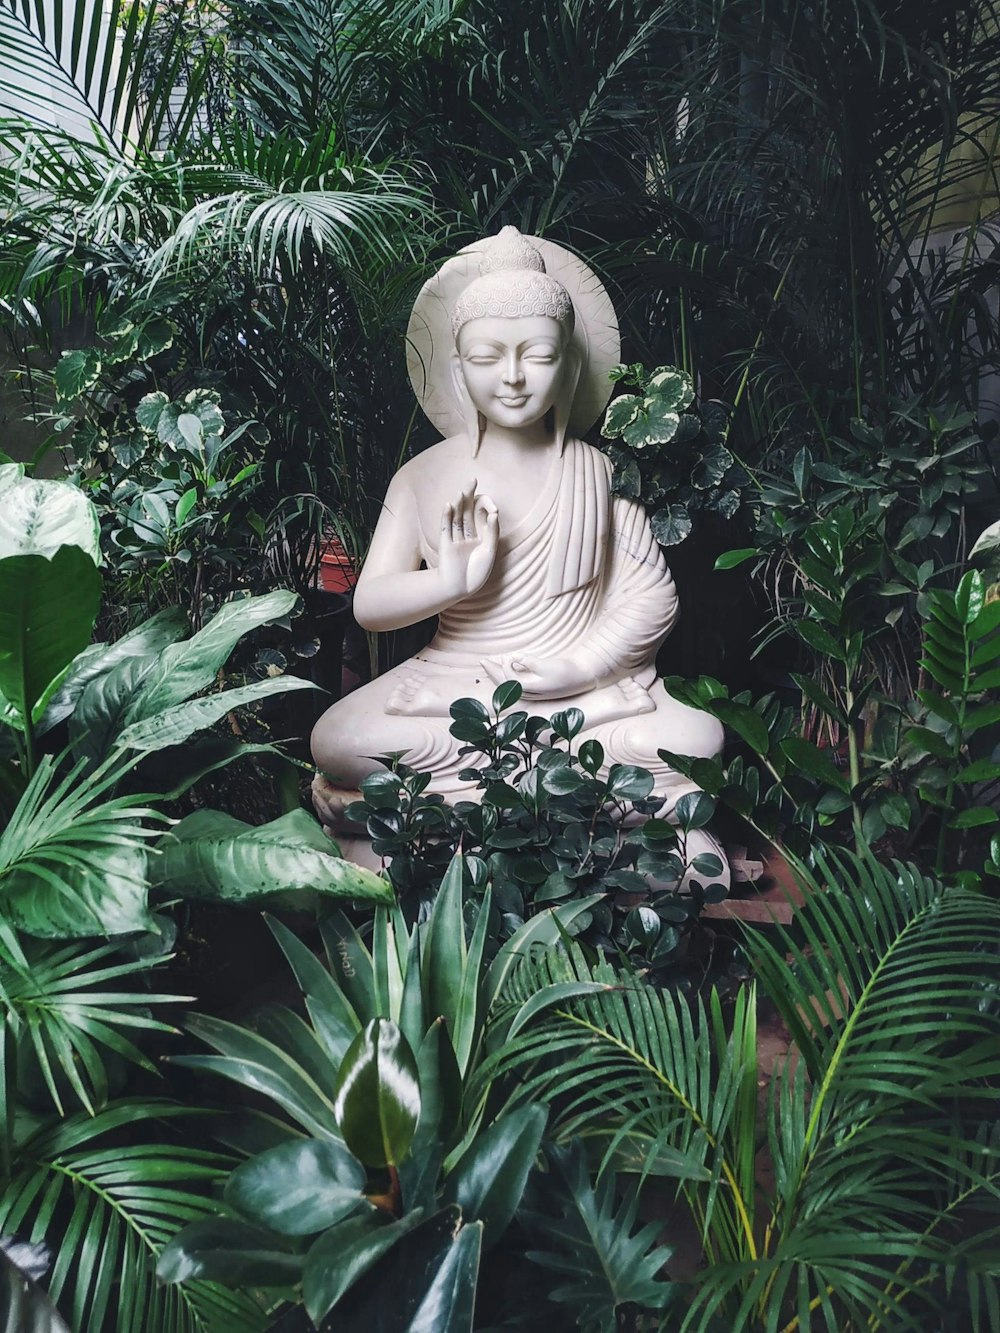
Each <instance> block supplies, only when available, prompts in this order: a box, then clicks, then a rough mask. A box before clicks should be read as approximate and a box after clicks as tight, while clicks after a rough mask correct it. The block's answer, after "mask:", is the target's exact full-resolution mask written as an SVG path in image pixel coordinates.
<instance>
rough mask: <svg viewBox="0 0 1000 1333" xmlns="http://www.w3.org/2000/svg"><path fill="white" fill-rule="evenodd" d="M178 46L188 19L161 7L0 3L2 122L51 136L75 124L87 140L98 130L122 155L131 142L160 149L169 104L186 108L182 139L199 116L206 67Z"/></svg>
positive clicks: (179, 117)
mask: <svg viewBox="0 0 1000 1333" xmlns="http://www.w3.org/2000/svg"><path fill="white" fill-rule="evenodd" d="M70 18H72V22H70ZM182 38H183V25H182V14H181V13H180V12H179V11H175V12H173V13H171V11H170V10H169V8H168V7H167V6H166V5H164V4H162V3H159V0H153V2H152V3H142V0H113V3H112V4H111V5H110V7H106V6H105V5H104V4H103V3H100V0H80V3H79V4H76V5H74V6H71V7H66V6H64V5H61V4H56V5H51V4H47V3H46V0H3V3H2V4H0V71H2V73H0V114H4V115H11V114H13V115H15V116H22V117H25V118H26V119H28V120H30V121H31V122H33V123H34V124H36V125H38V126H41V127H49V128H54V127H59V126H64V127H65V126H66V125H67V121H69V123H70V126H69V127H70V128H71V130H72V131H73V132H74V133H75V136H76V137H77V138H78V139H81V140H83V141H88V140H90V139H91V137H92V133H91V127H94V129H96V131H97V133H98V136H99V137H100V139H101V140H103V141H104V142H105V143H107V144H109V145H113V146H114V148H115V149H116V150H117V151H118V152H119V153H124V152H126V151H127V149H128V146H129V144H130V143H131V142H133V141H134V142H135V143H138V144H140V145H143V144H144V145H147V146H149V147H153V148H155V147H157V146H158V144H157V140H158V137H159V134H160V131H161V128H162V126H163V124H164V121H165V120H166V118H167V115H168V111H169V110H170V104H171V99H173V101H174V103H175V104H176V103H178V101H179V102H180V103H181V106H180V107H177V106H175V108H174V115H173V117H172V119H173V120H174V123H175V127H176V131H177V132H178V134H179V136H182V135H183V132H184V130H185V129H186V128H187V127H189V126H190V124H191V121H192V119H193V117H194V114H195V112H196V110H197V105H198V98H199V95H200V91H201V84H202V81H203V77H204V62H203V61H196V62H194V63H193V64H192V63H190V62H186V61H185V51H184V46H183V41H182ZM154 70H155V73H154V74H152V75H151V74H150V71H154ZM142 71H144V72H145V78H144V80H142V81H140V78H139V75H140V72H142ZM182 74H183V79H182ZM182 83H183V85H184V91H183V94H182V95H181V97H180V98H178V88H179V87H180V86H181V84H182Z"/></svg>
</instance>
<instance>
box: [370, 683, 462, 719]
mask: <svg viewBox="0 0 1000 1333" xmlns="http://www.w3.org/2000/svg"><path fill="white" fill-rule="evenodd" d="M450 709H451V697H450V696H448V697H447V698H446V697H445V695H444V694H442V693H440V692H439V691H438V690H437V689H435V687H434V686H433V685H432V684H430V682H429V681H428V680H427V679H426V677H424V676H420V675H417V674H416V673H411V674H410V675H408V676H404V677H403V678H402V680H401V681H400V682H399V684H398V685H397V686H396V688H395V689H394V690H393V692H392V693H391V694H390V695H389V698H388V699H387V700H386V703H385V711H386V712H387V713H390V714H392V715H394V716H396V717H450V716H451V713H450Z"/></svg>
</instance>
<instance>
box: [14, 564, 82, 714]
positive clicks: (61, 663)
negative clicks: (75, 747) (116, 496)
mask: <svg viewBox="0 0 1000 1333" xmlns="http://www.w3.org/2000/svg"><path fill="white" fill-rule="evenodd" d="M100 600H101V576H100V574H99V573H98V570H97V566H96V565H95V564H94V562H93V560H91V558H90V556H89V555H87V554H86V552H84V551H83V550H81V549H80V548H79V547H78V546H64V547H63V548H62V549H61V550H59V551H57V552H56V554H55V555H54V556H53V557H52V559H51V560H50V559H47V558H46V557H45V556H44V555H15V556H8V557H7V558H6V559H2V560H0V695H2V696H3V698H5V699H6V700H7V701H8V702H9V703H10V704H11V705H12V706H13V709H14V710H15V716H16V719H17V725H18V726H20V727H21V728H22V729H24V728H26V727H27V726H29V725H31V723H33V722H35V721H37V720H38V719H39V718H40V717H41V716H42V714H43V712H44V710H45V706H46V704H47V703H48V700H49V699H50V698H51V697H52V695H53V694H54V693H55V691H56V689H57V688H58V686H59V683H60V681H61V680H62V676H63V673H64V672H65V670H66V668H67V667H68V666H69V664H70V663H71V662H72V661H73V659H74V658H75V657H76V655H77V654H78V653H79V652H81V651H82V650H83V648H85V647H86V645H87V644H88V643H89V641H90V635H91V631H92V630H93V627H94V620H95V618H96V616H97V611H98V607H99V605H100Z"/></svg>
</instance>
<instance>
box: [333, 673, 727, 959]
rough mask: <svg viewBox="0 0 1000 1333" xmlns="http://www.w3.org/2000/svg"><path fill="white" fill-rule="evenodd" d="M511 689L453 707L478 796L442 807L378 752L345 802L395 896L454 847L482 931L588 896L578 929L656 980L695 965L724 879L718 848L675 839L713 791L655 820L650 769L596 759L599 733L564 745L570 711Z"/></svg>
mask: <svg viewBox="0 0 1000 1333" xmlns="http://www.w3.org/2000/svg"><path fill="white" fill-rule="evenodd" d="M520 696H521V687H520V685H518V684H517V682H515V681H508V682H506V683H505V684H503V685H501V686H499V687H498V689H497V690H496V691H495V693H494V695H493V699H492V711H491V709H489V708H487V706H486V705H485V704H483V703H481V702H480V701H479V700H476V699H459V700H456V702H455V703H454V704H452V707H451V715H452V718H453V719H454V720H453V722H452V726H451V731H452V735H454V736H455V737H456V738H457V739H459V740H462V741H464V742H465V743H466V744H465V746H464V749H463V751H462V753H463V754H464V755H466V756H467V758H468V760H469V763H470V767H469V768H468V769H466V770H464V771H463V774H462V776H463V778H464V779H465V780H467V781H468V782H469V783H470V785H471V784H474V787H473V788H472V789H473V790H477V789H478V799H476V800H468V801H458V802H456V803H455V805H454V806H448V805H446V804H445V802H444V800H443V799H442V798H441V797H440V796H436V795H434V794H433V793H428V792H427V790H426V789H427V786H428V783H429V778H428V776H427V775H426V774H422V773H418V772H415V771H414V770H413V769H412V768H410V767H408V766H407V765H405V764H403V763H401V762H399V761H398V760H393V759H390V758H388V757H387V758H386V761H385V762H386V764H387V768H388V771H387V772H385V773H376V774H373V775H372V776H371V777H369V778H366V779H365V780H364V781H363V782H362V784H361V790H362V794H363V796H364V800H363V801H360V802H356V803H355V804H353V805H351V806H349V807H348V810H347V816H348V818H349V819H352V820H353V821H354V822H356V823H357V824H359V825H363V826H364V827H365V828H366V830H367V832H368V834H369V836H370V837H371V839H372V847H373V850H374V851H375V852H376V853H377V854H379V855H381V856H384V857H386V858H389V860H388V868H387V873H388V875H389V878H390V880H391V881H392V883H393V884H394V886H395V888H396V890H397V892H398V894H399V896H400V900H401V902H402V903H403V904H404V907H407V909H408V910H410V911H411V912H416V911H418V910H419V903H420V901H421V899H422V898H425V897H426V896H427V895H429V894H430V893H432V892H433V891H434V890H435V889H436V886H437V883H438V882H439V880H440V876H441V873H442V866H443V865H444V864H447V861H448V858H450V856H451V853H452V851H453V850H454V849H455V847H456V846H458V845H459V844H460V845H461V846H462V848H463V850H464V852H465V853H466V858H465V859H466V866H467V869H468V873H469V876H470V881H471V883H472V885H473V886H474V887H475V888H476V889H477V891H478V892H480V893H481V892H482V890H483V888H484V886H485V885H486V884H487V883H489V884H491V885H492V908H491V920H490V928H489V934H490V937H491V939H492V940H494V941H502V940H504V939H506V938H508V937H509V936H510V935H511V934H512V933H513V932H515V931H516V930H517V929H519V927H520V926H521V924H522V923H523V922H524V921H525V920H526V919H528V918H530V917H532V916H533V915H534V914H535V913H537V912H538V911H540V910H542V909H543V908H546V907H549V906H551V905H553V904H555V903H564V902H570V901H573V900H574V899H578V898H579V897H580V896H581V895H584V894H593V893H599V894H601V895H603V897H602V899H601V900H600V901H597V902H595V903H594V904H593V905H592V906H591V907H590V909H589V910H588V911H587V913H585V914H584V915H583V916H581V917H580V918H578V919H577V921H576V923H575V926H574V929H575V930H576V931H578V932H580V934H581V937H582V939H584V940H585V941H587V942H589V943H591V944H593V945H594V946H595V947H597V948H599V949H602V950H604V951H606V952H612V953H620V954H623V955H627V956H628V957H629V959H630V960H631V961H632V963H633V964H634V965H635V966H637V967H641V968H642V969H644V970H645V971H646V972H647V973H648V974H649V976H650V979H651V980H654V981H656V982H657V983H659V984H663V983H664V982H666V981H667V979H668V978H670V977H671V976H674V975H676V974H677V973H678V971H683V969H684V968H685V966H687V965H689V964H691V963H696V962H697V963H698V965H700V964H701V963H702V962H703V961H704V960H701V959H698V957H697V955H698V948H699V946H700V944H701V943H702V941H700V940H699V937H698V933H697V931H696V927H697V924H698V919H699V916H700V913H701V909H702V907H703V906H704V904H705V903H706V902H716V901H719V900H720V899H721V898H723V897H725V893H726V890H725V888H724V887H723V885H722V884H721V883H719V877H720V875H721V874H722V870H723V866H722V862H721V860H720V859H719V857H718V856H716V855H714V854H713V853H710V852H705V851H701V852H695V851H692V852H691V853H690V854H689V853H688V849H687V842H688V836H689V835H690V833H691V832H692V831H693V830H696V829H700V828H702V827H704V826H705V825H706V824H707V823H708V821H709V820H710V819H711V817H712V815H713V813H714V810H715V805H714V802H713V801H712V800H711V799H710V798H709V797H708V796H706V795H705V794H704V793H703V792H691V793H688V794H686V795H683V796H681V797H680V799H679V800H678V801H677V804H676V807H675V810H674V812H673V815H672V818H671V820H670V821H668V820H666V819H662V818H657V817H656V811H657V810H658V809H659V807H660V805H661V804H662V802H661V801H660V799H659V798H658V797H655V796H653V795H652V790H653V777H652V774H650V773H649V772H648V771H647V770H646V769H642V768H638V767H634V766H630V765H624V764H613V765H611V766H610V767H607V766H606V765H605V762H604V753H603V750H602V748H601V746H600V744H599V743H598V742H597V741H594V740H585V741H583V742H582V743H580V744H579V745H578V746H575V745H574V742H575V740H576V738H577V736H578V735H579V733H580V732H581V730H582V729H583V726H584V716H583V713H582V712H581V711H580V710H579V709H577V708H570V709H566V710H564V711H562V712H557V713H555V714H553V716H552V718H551V719H547V718H544V717H532V716H530V715H529V714H528V713H526V712H524V711H521V710H517V709H515V708H514V705H516V704H517V702H518V701H519V699H520ZM474 761H478V766H475V767H474V766H472V765H473V762H474ZM682 881H683V884H684V891H683V892H681V891H680V886H681V883H682ZM494 947H495V946H494ZM689 952H690V953H691V955H692V956H691V957H690V958H688V954H689ZM724 953H725V950H724V949H721V948H720V949H719V950H718V951H717V952H716V958H715V961H716V962H717V963H718V962H723V963H725V961H726V960H725V959H724V958H722V955H723V954H724Z"/></svg>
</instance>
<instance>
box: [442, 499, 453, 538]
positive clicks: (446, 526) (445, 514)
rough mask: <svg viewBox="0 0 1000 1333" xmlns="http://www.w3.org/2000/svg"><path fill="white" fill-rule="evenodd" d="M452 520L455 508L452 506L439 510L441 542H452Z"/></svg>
mask: <svg viewBox="0 0 1000 1333" xmlns="http://www.w3.org/2000/svg"><path fill="white" fill-rule="evenodd" d="M454 518H455V506H454V505H445V507H444V508H443V509H442V510H441V540H442V541H449V542H450V541H451V540H452V538H453V536H454V534H453V531H452V524H453V521H454Z"/></svg>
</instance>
